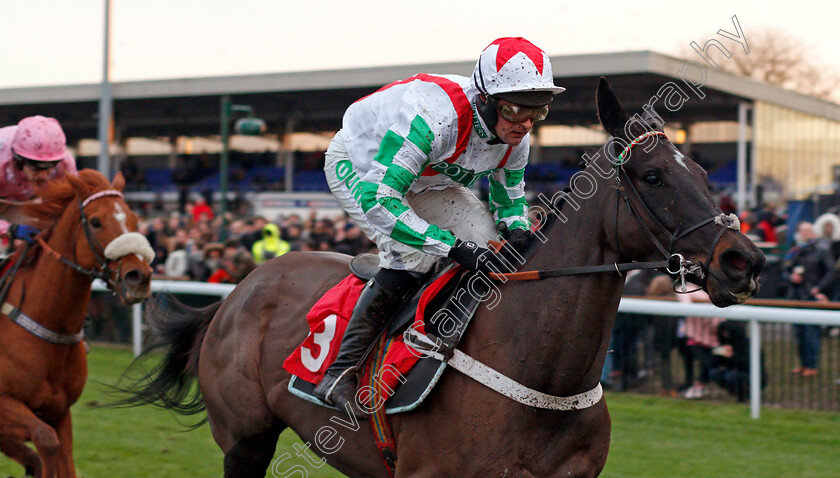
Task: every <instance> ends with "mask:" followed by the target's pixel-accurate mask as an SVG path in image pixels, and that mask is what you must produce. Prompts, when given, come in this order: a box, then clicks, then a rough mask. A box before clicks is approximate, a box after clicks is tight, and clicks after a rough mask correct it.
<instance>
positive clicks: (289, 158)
mask: <svg viewBox="0 0 840 478" xmlns="http://www.w3.org/2000/svg"><path fill="white" fill-rule="evenodd" d="M294 132H295V117H294V116H290V117H289V118H288V119H286V130H285V131H284V132H283V149H284V164H283V167H284V173H285V177H284V180H283V183H284V186H285V189H286V192H287V193H289V192H292V191H293V190H294V187H295V181H294V175H295V152H294V151H292V148H291V145H290V144H288V143H289V140H290V135H291V134H292V133H294Z"/></svg>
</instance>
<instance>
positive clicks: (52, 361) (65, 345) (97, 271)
mask: <svg viewBox="0 0 840 478" xmlns="http://www.w3.org/2000/svg"><path fill="white" fill-rule="evenodd" d="M124 185H125V181H124V179H123V177H122V175H121V174H117V176H116V177H115V178H114V181H113V184H111V183H109V182H108V180H107V179H106V178H105V176H103V175H102V174H100V173H98V172H96V171H93V170H82V171H80V172H79V173H78V175H77V176H76V175H68V176H65V177H63V178H61V179H57V180H55V181H52V182H50V183H49V184H48V185H47V186H45V188H44V189H43V190H41V191H40V192H39V194H38V195H39V196H40V197H41V198H42V202H40V203H38V204H32V205H27V206H25V207H24V209H23V212H24V214H25V215H26V216H27V217H29V218H31V220H32V222H33V223H34V224H35V225H36V226H38V227H39V228H40V229H41V233H40V234H39V236H38V237H37V239H38V242H37V243H36V245H35V246H34V247H32V248H27V250H26V252H25V253H24V256H23V258H22V261H21V263H20V267H19V268H18V269H17V271H16V273H15V274H14V277H13V278H11V284H10V286H9V289H8V294H6V295H5V298H4V299H3V300H5V303H3V304H2V308H0V450H2V452H3V453H5V454H6V455H8V456H9V457H11V458H12V459H14V460H15V461H17V462H18V463H20V464H21V465H22V466H24V467H25V469H26V474H27V475H29V476H36V477H43V478H52V477H59V478H71V477H75V476H76V471H75V467H74V465H73V438H72V437H73V435H72V427H71V421H70V406H71V405H73V403H75V402H76V400H78V398H79V395H81V394H82V389H83V388H84V386H85V381H86V379H87V357H86V350H85V344H84V342H83V341H82V339H83V333H82V325H83V323H84V320H85V313H86V311H87V307H88V301H89V300H90V290H91V282H92V281H93V278H94V277H98V278H101V279H103V280H104V281H105V282H106V283H107V284H108V286H109V288H111V289H112V290H113V291H114V292H115V293H116V294H117V295H118V296H119V297H120V299H121V300H122V302H123V303H125V304H131V303H135V302H139V301H141V300H143V299H145V298H146V297H148V296H149V294H150V292H151V287H150V278H151V273H152V270H151V267H150V266H149V261H150V260H151V259H152V255H153V253H152V250H151V247H150V246H149V243H148V241H147V240H146V238H145V237H144V236H142V235H141V234H139V233H137V232H136V231H137V216H136V215H135V214H134V213H133V212H132V211H131V210H130V209H129V207H128V205H127V204H126V203H125V201H124V200H123V198H122V193H121V192H120V191H121V190H122V188H123V186H124ZM28 441H29V442H32V443H33V444H34V445H35V449H36V450H37V452H36V451H33V450H32V449H31V448H29V447H28V446H26V445H25V442H28Z"/></svg>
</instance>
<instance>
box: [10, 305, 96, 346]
mask: <svg viewBox="0 0 840 478" xmlns="http://www.w3.org/2000/svg"><path fill="white" fill-rule="evenodd" d="M0 313H2V314H3V315H5V316H7V317H8V318H9V319H11V320H12V322H14V323H16V324H18V325H19V326H21V327H23V328H24V329H26V330H27V332H29V333H31V334H32V335H34V336H36V337H38V338H39V339H42V340H46V341H47V342H50V343H53V344H59V345H72V344H75V343H79V342H81V341H82V340H83V339H84V338H85V330H84V329H82V330H80V331H79V332H78V333H75V334H73V335H65V334H60V333H58V332H54V331H52V330H50V329H48V328H46V327H44V326H43V325H41V324H39V323H38V322H36V321H35V320H34V319H32V318H31V317H29V316H28V315H26V314H24V313H23V312H22V311H21V310H20V309H18V308H17V307H15V306H13V305H12V304H10V303H8V302H3V305H2V307H0Z"/></svg>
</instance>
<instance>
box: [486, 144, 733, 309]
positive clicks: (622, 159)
mask: <svg viewBox="0 0 840 478" xmlns="http://www.w3.org/2000/svg"><path fill="white" fill-rule="evenodd" d="M651 136H662V137H664V138H665V139H668V138H667V137H666V136H665V133H663V132H661V131H648V132H647V133H644V134H642V135H640V136H638V137H636V138H635V139H633V140H632V141H631V142H630V143H629V144H628V145H627V146H626V147H625V148H624V150H623V151H622V152H621V154H619V155H618V158H617V161H616V162H615V163H614V167H615V170H616V185H615V186H614V189H615V190H616V191H617V194H618V196H617V198H618V201H617V202H616V214H615V217H616V223H617V222H618V206H619V203H620V201H621V200H622V199H623V200H624V202H625V204H627V207H628V209H630V212H631V214H632V215H633V217H634V218H636V221H638V222H639V224H640V225H641V226H642V230H644V231H645V234H646V235H647V236H648V238H649V239H650V241H651V242H652V243H653V245H654V246H656V248H657V249H658V250H659V252H660V253H662V255H663V256H664V259H663V260H660V261H651V262H626V263H617V262H615V263H613V264H603V265H594V266H579V267H566V268H561V269H547V270H536V271H523V272H508V273H501V272H500V273H495V272H494V273H490V274H488V276H489V277H490V278H492V279H495V280H498V281H508V280H542V279H549V278H554V277H564V276H571V275H580V274H594V273H603V272H616V273H617V274H618V275H619V276H622V273H623V272H627V271H631V270H638V269H665V270H666V271H667V272H668V273H669V274H670V275H672V276H678V277H679V278H678V279H677V280H676V281H675V282H674V287H675V291H676V285H677V282H680V290H679V291H677V292H681V293H686V292H689V291H688V289H687V287H686V283H685V282H686V279H685V278H686V276H687V275H689V274H691V275H694V276H696V277H697V278H698V279H700V280H704V279H705V277H706V274H711V271H710V270H709V266H710V265H711V263H712V258H713V256H714V251H715V247H716V246H717V243H718V241H720V238H721V237H722V236H723V233H724V232H725V231H726V229H733V230H740V223H739V222H738V217H737V216H735V215H734V214H729V215H726V214H723V213H720V214H718V215H716V216H710V217H707V218H706V219H703V220H702V221H700V222H698V223H697V224H694V225H693V226H691V227H689V228H687V229H685V230H684V231H679V230H677V231H675V232H671V231H670V230H669V229H668V228H667V227H665V225H664V224H662V222H661V221H660V220H659V219H658V218H657V217H656V215H654V214H653V212H652V211H651V210H650V208H649V207H648V206H647V204H646V203H645V201H644V200H643V199H642V197H641V196H640V195H639V192H638V191H637V190H636V188H635V186H633V182H632V181H630V177H629V176H628V175H627V171H625V170H624V167H623V165H624V163H626V162H627V160H628V159H629V158H628V155H629V154H630V151H631V150H632V149H633V147H634V146H636V145H637V144H639V143H641V142H642V141H644V140H645V139H647V138H649V137H651ZM622 175H624V178H625V180H626V181H625V183H626V184H627V189H629V190H630V192H631V193H632V195H633V197H634V198H635V199H636V200H637V201H638V202H639V204H641V205H642V208H644V211H645V213H646V214H647V215H648V217H650V218H651V219H652V220H653V222H654V223H655V224H656V226H657V228H658V229H660V231H661V232H662V233H664V234H665V235H666V236H667V237H668V247H667V248H666V247H665V246H664V245H662V242H660V241H659V239H658V238H657V237H656V235H655V234H654V233H653V231H651V230H650V228H649V227H648V226H647V224H645V221H644V219H643V218H642V216H641V215H640V214H639V212H638V211H637V210H636V208H634V207H633V203H632V202H630V197H629V196H628V195H627V193H626V192H625V187H624V186H623V185H622V181H621V176H622ZM711 223H714V224H716V225H719V226H721V229H720V231H719V232H718V233H717V235H716V236H715V238H714V240H713V241H712V246H711V248H710V249H709V256H708V258H707V259H706V262H705V264H704V263H703V262H700V261H697V262H693V261H689V260H686V259H685V257H684V256H683V255H682V254H679V253H675V252H673V250H674V246H675V245H676V243H677V241H679V240H680V239H682V238H683V237H685V236H687V235H689V234H691V233H692V232H694V231H696V230H698V229H700V228H702V227H704V226H706V225H708V224H711ZM617 231H618V228H617V227H616V244H617V246H618V245H619V242H618V232H617ZM618 247H619V249H620V246H618ZM618 254H619V257H620V256H621V251H620V250H619V251H618Z"/></svg>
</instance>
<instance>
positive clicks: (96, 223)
mask: <svg viewBox="0 0 840 478" xmlns="http://www.w3.org/2000/svg"><path fill="white" fill-rule="evenodd" d="M90 225H91V226H93V227H95V228H97V229H99V228H100V227H102V221H100V220H99V218H98V217H92V218H90Z"/></svg>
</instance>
